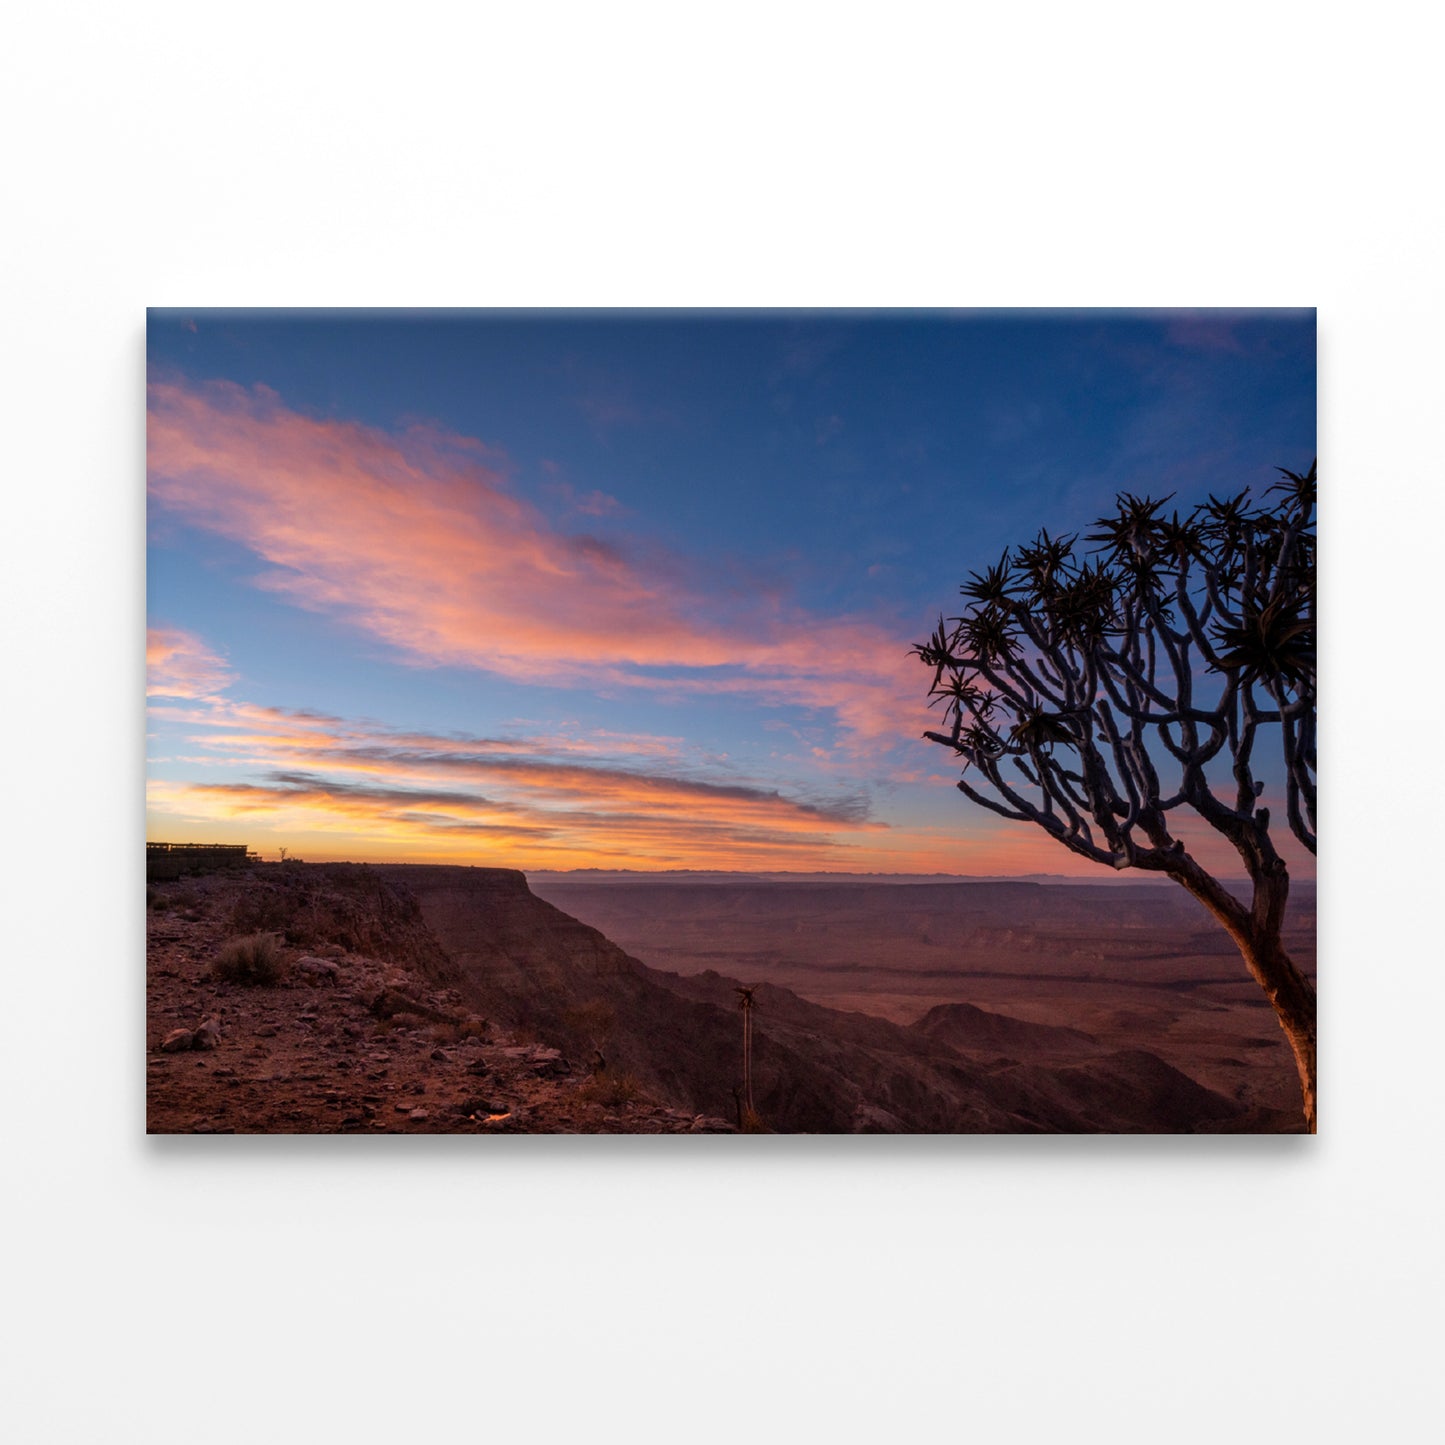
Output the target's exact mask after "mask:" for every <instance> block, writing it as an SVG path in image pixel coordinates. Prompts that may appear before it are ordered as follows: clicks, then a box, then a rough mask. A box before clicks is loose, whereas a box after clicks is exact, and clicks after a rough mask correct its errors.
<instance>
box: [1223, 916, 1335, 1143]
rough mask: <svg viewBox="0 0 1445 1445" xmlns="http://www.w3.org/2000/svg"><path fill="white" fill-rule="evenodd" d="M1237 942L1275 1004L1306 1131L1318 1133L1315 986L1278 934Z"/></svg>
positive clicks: (1251, 969) (1250, 967) (1261, 985)
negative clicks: (1291, 1056) (1296, 1076)
mask: <svg viewBox="0 0 1445 1445" xmlns="http://www.w3.org/2000/svg"><path fill="white" fill-rule="evenodd" d="M1237 941H1238V942H1239V944H1240V952H1241V953H1242V954H1243V955H1244V961H1245V963H1246V964H1247V965H1248V967H1249V971H1250V973H1251V974H1253V975H1254V978H1255V981H1256V982H1257V983H1258V984H1259V986H1260V987H1261V988H1262V989H1263V990H1264V992H1265V995H1266V997H1267V998H1268V999H1269V1001H1270V1003H1271V1004H1272V1005H1273V1007H1274V1013H1275V1017H1276V1018H1277V1019H1278V1020H1279V1026H1280V1028H1282V1029H1283V1030H1284V1036H1285V1038H1287V1039H1288V1040H1289V1046H1290V1048H1291V1049H1292V1050H1293V1051H1294V1063H1295V1068H1296V1069H1297V1070H1299V1082H1300V1092H1301V1094H1302V1095H1303V1096H1304V1111H1305V1129H1306V1130H1307V1131H1308V1132H1309V1133H1311V1134H1314V1133H1316V1132H1317V1117H1316V1108H1315V1027H1316V1023H1315V1019H1316V1011H1315V990H1314V986H1313V985H1312V984H1311V983H1310V981H1309V979H1307V978H1306V977H1305V976H1304V975H1303V974H1302V973H1301V972H1300V971H1299V970H1298V969H1297V968H1296V967H1295V966H1294V961H1293V960H1292V959H1291V958H1290V956H1289V954H1287V953H1286V952H1285V951H1284V948H1283V947H1282V946H1281V944H1280V941H1279V936H1278V934H1276V935H1275V936H1274V937H1273V938H1264V939H1259V938H1249V939H1247V940H1237Z"/></svg>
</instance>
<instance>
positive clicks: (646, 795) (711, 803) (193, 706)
mask: <svg viewBox="0 0 1445 1445" xmlns="http://www.w3.org/2000/svg"><path fill="white" fill-rule="evenodd" d="M151 713H152V718H153V720H154V722H155V723H156V724H158V725H161V726H164V727H166V728H167V729H170V730H174V731H178V732H181V733H182V734H183V735H184V737H185V740H186V742H187V744H188V745H189V747H190V748H191V749H192V751H190V752H188V753H187V755H186V756H185V758H184V760H183V762H184V765H185V766H186V767H187V769H188V770H189V776H188V777H186V778H185V779H183V780H180V779H175V778H166V779H161V778H154V779H153V780H152V783H151V786H150V790H149V801H150V804H151V808H152V813H153V816H155V817H156V818H157V819H158V820H164V819H166V818H174V819H176V820H178V821H179V820H181V819H188V820H205V821H208V822H211V823H217V824H224V823H236V824H244V825H245V826H246V827H247V828H251V827H253V826H258V827H260V828H262V829H263V830H265V831H266V832H268V833H276V832H281V833H287V832H290V833H295V832H296V831H297V830H301V831H303V832H308V833H312V834H321V835H325V836H328V837H331V838H333V839H334V840H336V841H335V845H334V846H335V847H336V850H337V851H339V852H348V853H352V854H365V855H367V856H383V855H389V856H393V857H446V856H454V857H463V856H465V857H467V858H468V859H470V860H475V859H476V858H477V857H479V856H482V857H489V858H493V859H495V860H497V861H501V862H506V863H508V864H510V865H514V866H552V867H577V866H591V865H597V866H609V865H610V866H638V865H643V866H669V865H671V866H687V867H693V866H710V867H761V866H783V865H784V862H785V861H786V860H793V862H794V863H795V864H796V865H797V866H803V867H810V868H811V867H821V866H828V863H829V860H836V859H837V858H838V857H840V856H843V855H846V853H847V852H848V851H849V849H850V847H852V846H853V840H855V839H856V838H858V837H859V836H860V835H864V834H867V835H875V834H879V833H882V832H886V828H885V825H883V824H882V823H880V822H878V821H877V820H875V819H874V818H873V817H872V816H871V812H870V808H869V804H868V799H867V797H866V796H865V795H863V794H861V793H858V792H856V791H848V790H841V789H834V790H830V791H824V790H817V791H814V792H808V791H805V790H801V789H796V788H795V789H791V790H784V789H782V788H779V787H776V786H770V785H769V784H768V783H766V782H764V781H761V780H758V779H754V778H747V777H741V776H737V775H734V774H731V773H729V772H726V771H721V772H720V771H719V765H718V764H717V763H716V762H711V761H709V760H707V759H705V758H702V757H700V756H697V755H694V754H692V753H691V752H689V751H688V750H687V749H685V748H683V747H682V746H681V745H680V744H679V743H678V741H677V740H676V739H672V738H655V737H650V736H647V735H637V734H622V733H606V732H599V733H596V734H594V735H591V736H589V737H585V738H583V737H578V736H574V735H571V734H569V733H567V732H561V733H551V734H536V735H531V736H517V737H483V736H479V735H474V734H463V733H448V734H432V733H426V732H418V731H415V730H404V729H396V728H390V727H387V726H386V725H384V724H381V723H377V722H373V721H367V720H348V719H343V718H339V717H335V716H332V715H329V714H325V713H319V712H314V711H305V710H288V709H284V708H275V707H261V706H257V705H254V704H251V703H247V702H244V701H239V700H235V699H231V698H228V697H225V696H217V695H197V696H194V697H176V696H175V695H171V697H170V698H169V699H163V700H158V701H157V702H155V703H154V704H153V705H152V709H151ZM177 761H181V760H177ZM222 768H223V769H224V770H225V774H229V776H225V774H223V775H222V778H221V779H218V778H217V777H216V770H217V769H222ZM238 770H239V772H240V774H241V776H240V777H239V778H237V777H236V773H237V771H238ZM208 773H209V774H210V776H207V774H208ZM834 866H837V864H836V862H835V863H834Z"/></svg>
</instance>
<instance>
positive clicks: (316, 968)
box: [295, 953, 341, 988]
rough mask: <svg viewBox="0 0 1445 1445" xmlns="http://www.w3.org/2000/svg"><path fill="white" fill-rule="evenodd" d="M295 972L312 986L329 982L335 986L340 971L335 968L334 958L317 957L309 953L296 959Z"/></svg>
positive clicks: (316, 986) (319, 985) (317, 986)
mask: <svg viewBox="0 0 1445 1445" xmlns="http://www.w3.org/2000/svg"><path fill="white" fill-rule="evenodd" d="M295 972H296V974H297V975H298V977H300V978H302V979H304V980H305V982H307V983H309V984H310V985H311V987H312V988H320V987H321V985H323V984H329V985H330V986H331V987H332V988H335V987H336V985H337V983H338V982H339V980H340V977H341V971H340V969H338V968H337V966H336V961H335V960H334V959H330V958H318V957H316V955H315V954H311V953H308V954H306V955H305V956H304V957H302V958H298V959H297V960H296V963H295Z"/></svg>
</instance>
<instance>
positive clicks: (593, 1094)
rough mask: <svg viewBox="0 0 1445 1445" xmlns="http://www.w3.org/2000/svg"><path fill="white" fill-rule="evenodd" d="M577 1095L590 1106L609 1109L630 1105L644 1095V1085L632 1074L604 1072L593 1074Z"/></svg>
mask: <svg viewBox="0 0 1445 1445" xmlns="http://www.w3.org/2000/svg"><path fill="white" fill-rule="evenodd" d="M577 1093H578V1094H579V1095H580V1096H581V1097H582V1098H584V1099H586V1100H587V1102H588V1103H589V1104H602V1105H605V1106H606V1107H607V1108H609V1109H615V1108H618V1107H619V1106H620V1105H622V1104H630V1103H632V1101H633V1100H634V1099H636V1098H639V1097H640V1096H641V1094H642V1085H641V1084H639V1083H638V1082H637V1079H636V1077H635V1076H634V1075H632V1074H614V1073H610V1072H608V1071H607V1070H603V1072H602V1073H600V1074H593V1075H592V1077H591V1078H590V1079H588V1080H587V1082H586V1083H585V1084H583V1085H582V1087H581V1088H580V1089H578V1090H577Z"/></svg>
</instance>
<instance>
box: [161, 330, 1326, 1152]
mask: <svg viewBox="0 0 1445 1445" xmlns="http://www.w3.org/2000/svg"><path fill="white" fill-rule="evenodd" d="M1315 432H1316V402H1315V316H1314V313H1313V312H1312V311H1259V310H1255V311H1188V310H1179V311H1134V312H1130V311H1087V310H1085V311H1059V312H1045V311H1038V312H1030V311H1009V312H1000V311H973V312H970V311H961V312H945V311H936V312H888V311H868V312H864V311H837V312H809V311H796V312H794V311H786V312H785V311H774V312H767V311H764V312H669V311H656V312H649V311H643V312H609V311H595V312H548V311H531V312H512V311H480V312H478V311H466V312H462V311H459V312H428V313H411V312H394V311H375V312H367V311H362V312H324V311H323V312H287V311H279V312H278V311H265V312H262V311H205V310H190V311H183V310H157V311H152V312H151V313H150V314H149V317H148V322H147V423H146V435H147V492H148V506H147V609H148V635H147V645H146V662H147V676H146V693H147V709H148V712H147V815H146V826H147V846H146V866H147V879H146V929H147V948H146V968H147V1020H146V1054H145V1069H146V1079H147V1123H148V1129H149V1131H150V1132H152V1133H157V1134H199V1133H261V1134H275V1133H305V1134H339V1133H348V1134H361V1135H377V1134H414V1133H445V1134H469V1135H491V1134H511V1133H547V1134H573V1133H604V1134H751V1135H769V1134H772V1135H783V1134H798V1133H934V1134H938V1133H943V1134H974V1133H1106V1134H1107V1133H1131V1134H1132V1133H1156V1134H1157V1133H1165V1134H1175V1133H1179V1134H1190V1133H1220V1132H1235V1133H1241V1132H1242V1133H1261V1134H1282V1133H1296V1132H1306V1133H1313V1132H1315V1131H1316V1129H1317V1127H1318V1111H1317V1106H1316V1087H1317V1070H1316V1023H1315V998H1316V984H1315V871H1314V860H1315V830H1316V823H1315V817H1316V814H1315V790H1316V757H1315V726H1316V661H1315V649H1316V641H1317V638H1316V630H1315V539H1316V522H1315V487H1316V466H1315V461H1314V456H1315ZM478 1147H485V1146H478ZM708 1147H727V1146H708Z"/></svg>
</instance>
